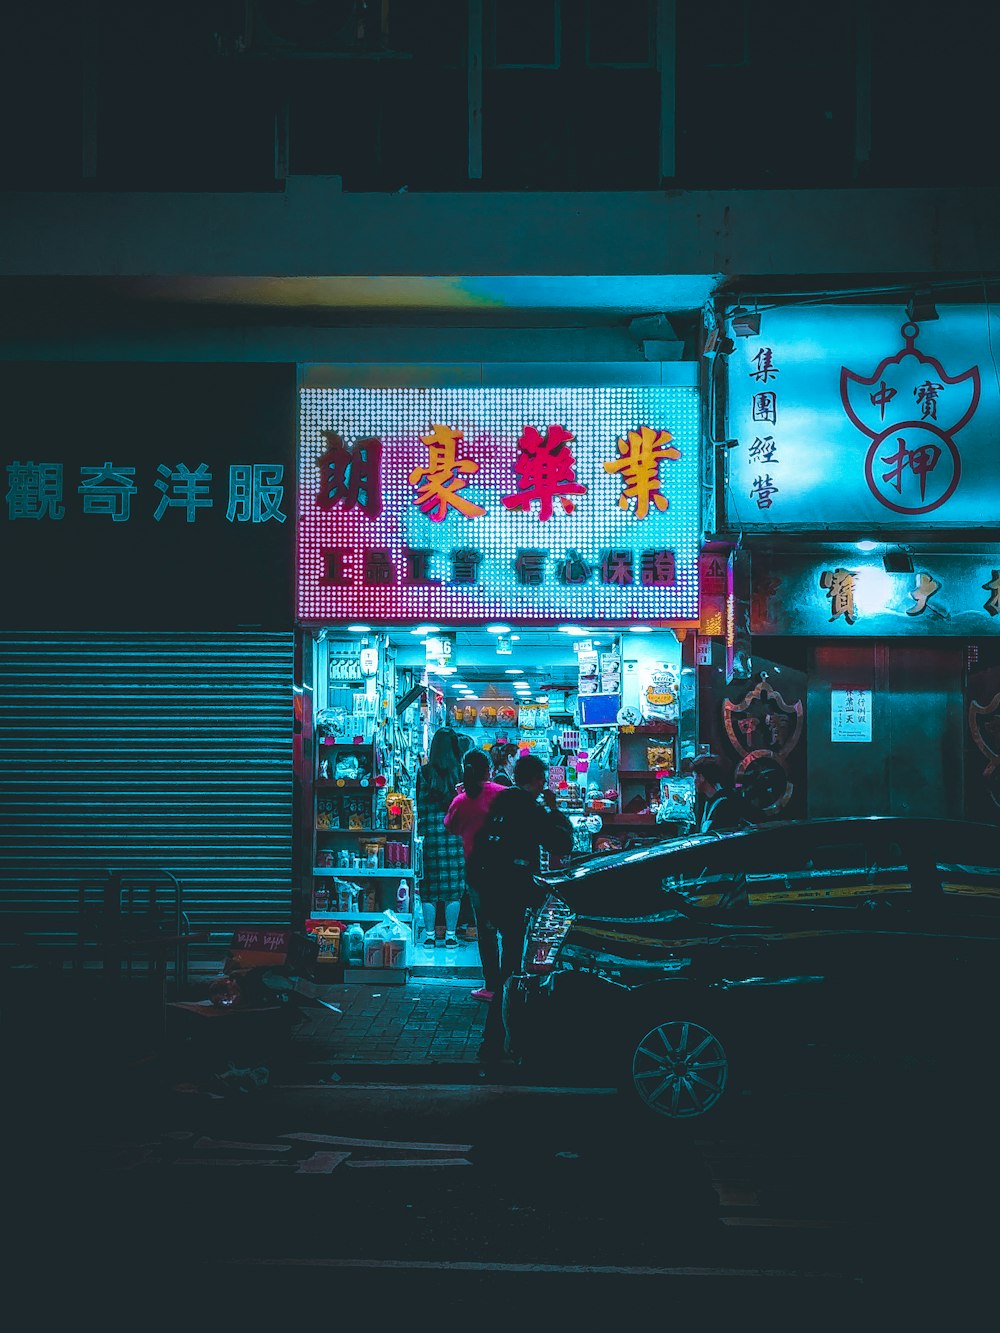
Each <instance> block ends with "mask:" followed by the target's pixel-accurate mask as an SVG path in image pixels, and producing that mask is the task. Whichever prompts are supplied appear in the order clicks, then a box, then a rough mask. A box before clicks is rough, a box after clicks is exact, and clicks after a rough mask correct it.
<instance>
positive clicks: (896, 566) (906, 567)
mask: <svg viewBox="0 0 1000 1333" xmlns="http://www.w3.org/2000/svg"><path fill="white" fill-rule="evenodd" d="M882 568H883V569H884V570H885V572H886V573H887V574H912V573H913V557H912V556H909V555H907V553H906V552H905V551H886V553H885V555H884V556H883V557H882Z"/></svg>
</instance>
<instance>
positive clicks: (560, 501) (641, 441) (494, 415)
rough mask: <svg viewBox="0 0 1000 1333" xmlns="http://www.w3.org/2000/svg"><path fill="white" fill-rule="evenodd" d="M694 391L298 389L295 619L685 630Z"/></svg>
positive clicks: (694, 461) (694, 470)
mask: <svg viewBox="0 0 1000 1333" xmlns="http://www.w3.org/2000/svg"><path fill="white" fill-rule="evenodd" d="M698 445H699V412H698V395H697V390H696V389H695V388H693V387H691V388H677V387H671V388H651V387H628V388H625V387H623V388H614V389H612V388H605V389H565V388H564V389H518V388H479V389H443V388H442V389H326V388H305V389H303V390H301V394H300V403H299V476H298V481H299V492H298V494H299V509H298V570H297V598H296V604H297V613H298V618H299V619H300V620H302V621H305V622H316V621H324V620H337V619H342V618H360V617H363V618H365V619H368V620H379V621H382V622H383V623H384V622H391V621H393V620H411V619H428V618H429V619H442V620H446V621H450V622H463V621H478V620H482V619H484V618H489V617H499V616H504V617H516V618H519V619H522V620H526V621H530V620H557V619H569V618H573V619H577V620H581V619H582V620H586V619H591V620H594V619H600V620H617V619H628V618H631V617H642V618H648V619H656V620H665V621H671V622H675V623H678V624H682V623H683V624H694V623H697V621H698V551H699V542H700V521H699V510H698Z"/></svg>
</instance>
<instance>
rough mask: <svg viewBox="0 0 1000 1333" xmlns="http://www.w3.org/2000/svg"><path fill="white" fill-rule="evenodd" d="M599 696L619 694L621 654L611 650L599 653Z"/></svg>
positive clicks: (620, 687)
mask: <svg viewBox="0 0 1000 1333" xmlns="http://www.w3.org/2000/svg"><path fill="white" fill-rule="evenodd" d="M600 680H601V688H600V692H601V694H621V690H622V659H621V654H620V653H617V652H615V651H614V650H612V651H611V652H609V653H601V676H600Z"/></svg>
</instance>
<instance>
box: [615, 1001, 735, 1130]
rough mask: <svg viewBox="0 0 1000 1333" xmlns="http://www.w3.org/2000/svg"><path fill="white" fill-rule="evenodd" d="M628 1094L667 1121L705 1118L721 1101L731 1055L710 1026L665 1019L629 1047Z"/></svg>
mask: <svg viewBox="0 0 1000 1333" xmlns="http://www.w3.org/2000/svg"><path fill="white" fill-rule="evenodd" d="M629 1059H630V1068H629V1072H628V1080H627V1087H628V1090H629V1091H630V1092H631V1093H632V1094H633V1095H634V1096H635V1097H636V1098H638V1100H639V1102H640V1103H641V1104H642V1105H643V1106H644V1107H645V1108H646V1109H648V1110H649V1111H652V1112H654V1113H655V1114H656V1115H661V1116H663V1117H664V1118H665V1119H667V1120H677V1121H690V1120H697V1119H699V1118H700V1117H703V1116H706V1115H708V1114H709V1113H710V1112H711V1111H713V1110H715V1108H716V1107H717V1106H718V1104H719V1102H720V1101H722V1099H723V1096H724V1094H725V1091H726V1085H727V1084H728V1082H729V1079H730V1055H729V1053H728V1052H727V1051H726V1047H725V1045H724V1044H723V1042H722V1039H721V1037H720V1036H719V1034H718V1032H716V1031H715V1030H714V1027H710V1026H705V1025H703V1024H701V1023H696V1022H695V1021H694V1020H692V1019H670V1020H668V1021H667V1022H663V1023H656V1024H653V1025H651V1026H649V1027H647V1028H646V1029H645V1031H644V1032H643V1033H642V1035H641V1036H640V1037H639V1038H638V1040H636V1041H633V1042H632V1043H631V1044H630V1049H629Z"/></svg>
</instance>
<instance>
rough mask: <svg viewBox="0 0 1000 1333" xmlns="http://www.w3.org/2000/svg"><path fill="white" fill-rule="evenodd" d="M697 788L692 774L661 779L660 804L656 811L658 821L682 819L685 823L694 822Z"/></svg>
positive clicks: (665, 821) (659, 822)
mask: <svg viewBox="0 0 1000 1333" xmlns="http://www.w3.org/2000/svg"><path fill="white" fill-rule="evenodd" d="M694 812H695V790H694V778H693V777H691V776H684V777H670V778H661V779H660V804H659V807H658V809H657V811H656V822H657V823H658V824H663V823H667V822H668V821H670V820H674V819H676V820H680V821H681V822H682V823H685V824H691V825H693V824H694Z"/></svg>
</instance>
